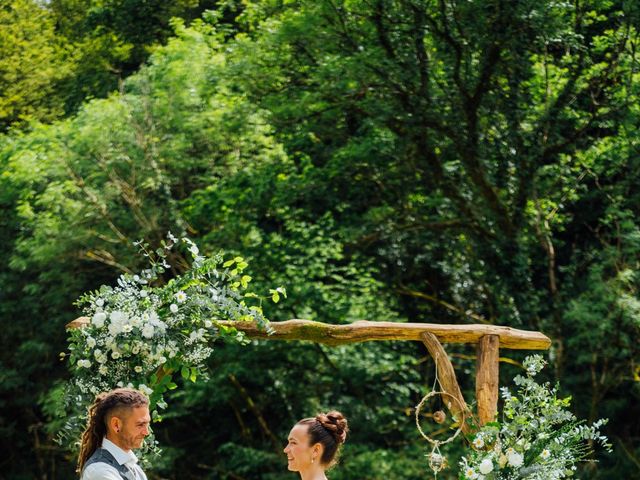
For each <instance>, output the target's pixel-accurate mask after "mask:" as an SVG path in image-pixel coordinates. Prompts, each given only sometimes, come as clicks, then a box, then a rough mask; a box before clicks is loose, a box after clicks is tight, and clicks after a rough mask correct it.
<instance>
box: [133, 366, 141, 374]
mask: <svg viewBox="0 0 640 480" xmlns="http://www.w3.org/2000/svg"><path fill="white" fill-rule="evenodd" d="M134 370H135V371H136V373H140V372H142V367H141V366H140V365H137V366H136V367H135V368H134Z"/></svg>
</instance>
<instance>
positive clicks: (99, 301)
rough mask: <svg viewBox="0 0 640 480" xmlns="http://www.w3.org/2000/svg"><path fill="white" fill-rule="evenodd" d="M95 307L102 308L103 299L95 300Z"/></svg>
mask: <svg viewBox="0 0 640 480" xmlns="http://www.w3.org/2000/svg"><path fill="white" fill-rule="evenodd" d="M96 305H97V306H98V307H102V306H104V300H103V299H101V298H98V299H97V300H96Z"/></svg>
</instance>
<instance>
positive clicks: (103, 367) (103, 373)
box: [98, 365, 109, 375]
mask: <svg viewBox="0 0 640 480" xmlns="http://www.w3.org/2000/svg"><path fill="white" fill-rule="evenodd" d="M98 372H99V373H100V375H106V374H107V373H109V369H108V368H107V367H105V366H104V365H101V366H100V368H99V369H98Z"/></svg>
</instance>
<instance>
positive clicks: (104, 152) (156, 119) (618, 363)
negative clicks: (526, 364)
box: [0, 0, 640, 480]
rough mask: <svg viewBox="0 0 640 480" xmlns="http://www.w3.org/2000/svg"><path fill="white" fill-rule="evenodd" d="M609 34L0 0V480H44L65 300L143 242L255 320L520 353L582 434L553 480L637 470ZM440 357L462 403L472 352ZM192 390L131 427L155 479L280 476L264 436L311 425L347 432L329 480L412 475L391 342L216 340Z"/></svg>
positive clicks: (528, 11) (624, 102) (522, 10)
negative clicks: (150, 437) (216, 275)
mask: <svg viewBox="0 0 640 480" xmlns="http://www.w3.org/2000/svg"><path fill="white" fill-rule="evenodd" d="M639 22H640V7H638V6H637V4H636V2H630V1H629V2H627V1H622V0H621V1H615V0H583V1H577V0H576V1H568V2H564V1H556V0H545V1H540V0H509V1H506V0H472V1H466V2H458V1H453V0H393V1H392V0H349V1H346V0H313V1H307V0H298V1H295V0H261V1H243V2H239V1H235V0H228V1H219V2H218V1H216V2H214V1H209V2H206V1H205V2H198V0H181V1H178V2H175V1H174V2H165V1H159V2H144V1H137V0H127V1H123V0H101V1H98V0H53V1H51V2H39V1H36V0H6V1H3V2H2V3H1V4H0V131H1V132H3V134H2V136H0V207H1V209H2V215H1V216H0V245H1V246H2V248H1V249H0V251H1V252H2V253H1V255H0V322H2V332H3V333H2V336H1V337H0V342H1V346H2V348H1V349H0V448H1V449H2V451H3V452H5V453H6V454H5V455H4V456H3V458H2V460H0V472H2V473H0V477H3V478H11V479H27V478H40V479H54V478H72V477H73V473H72V472H73V468H74V460H73V458H72V457H71V456H70V455H69V454H68V453H67V452H65V451H63V450H61V449H60V448H59V447H58V446H57V444H56V443H55V441H54V440H55V432H56V429H58V428H59V427H60V425H61V423H62V419H60V418H59V417H58V416H57V415H56V413H57V412H58V408H57V405H58V404H57V400H58V398H59V396H60V385H61V384H62V383H63V382H64V381H65V379H66V378H68V372H67V371H66V368H65V366H64V364H63V363H62V362H61V361H60V360H59V353H60V352H61V351H63V350H64V348H65V330H64V325H65V324H66V323H67V322H68V321H70V320H72V319H73V318H75V317H76V316H77V310H76V309H75V307H74V306H73V301H74V300H75V299H76V298H77V297H78V296H79V295H80V294H81V293H82V292H84V291H87V290H89V289H93V288H96V287H97V286H99V285H101V284H103V283H112V282H113V281H114V279H115V278H116V277H117V275H119V273H121V272H123V271H133V270H136V269H137V268H138V267H140V266H141V263H140V262H141V260H140V259H139V258H138V257H136V255H135V247H134V246H133V245H132V243H133V241H135V240H138V239H141V238H144V239H146V240H147V241H149V242H151V243H153V242H158V241H159V240H160V239H161V238H162V237H163V236H164V235H165V233H166V232H167V231H168V230H171V231H173V232H174V233H179V234H181V233H186V234H188V235H189V236H190V237H192V238H193V239H194V240H196V241H197V242H198V243H199V245H200V247H201V250H203V251H205V252H206V251H209V252H217V251H218V250H219V249H220V248H223V249H224V250H226V251H227V252H229V253H230V254H241V255H242V256H243V257H246V258H248V259H250V261H251V267H250V269H251V274H252V276H253V278H254V280H253V281H254V282H255V284H256V286H255V288H256V289H259V288H260V286H264V287H265V288H267V287H268V286H272V285H284V286H286V288H287V291H288V293H289V298H288V299H287V301H286V302H282V303H280V304H278V305H277V306H270V307H269V310H268V311H266V312H265V313H266V314H267V316H268V317H269V318H271V319H272V320H283V319H288V318H309V319H317V320H321V321H326V322H335V323H341V322H349V321H353V320H355V319H361V318H366V319H371V320H395V321H412V322H441V323H490V324H499V325H509V326H513V327H518V328H525V329H532V330H540V331H543V332H544V333H546V334H547V335H549V336H550V337H551V338H552V339H553V348H552V349H551V351H550V352H549V353H548V359H549V361H550V363H551V366H552V368H550V369H548V370H549V372H548V375H549V377H550V379H551V380H561V382H562V392H563V393H564V394H565V395H572V396H573V398H574V405H575V411H576V414H578V415H579V416H580V417H584V418H587V419H589V420H594V419H596V418H598V417H601V416H606V417H609V418H610V423H609V425H608V427H607V433H608V435H609V436H610V438H611V439H612V441H613V444H614V453H613V455H610V456H606V457H603V458H600V459H599V460H600V461H599V463H597V464H595V465H591V466H588V467H587V468H586V469H585V471H584V472H583V474H582V475H583V477H585V478H634V477H637V476H639V475H640V423H639V422H638V418H640V342H639V339H640V295H639V293H638V288H639V287H640V273H639V269H640V229H639V222H638V213H639V211H640V189H638V184H639V183H640V155H639V153H640V151H639V150H640V137H639V136H638V134H637V132H638V130H639V127H640V102H639V93H640V63H639V61H638V52H637V50H638V46H639V43H638V42H639V31H638V26H639ZM634 185H636V186H635V187H634ZM178 260H179V259H178ZM178 263H179V262H178ZM449 352H450V354H451V357H452V360H453V361H454V365H455V366H456V370H457V372H458V373H459V377H460V378H459V380H460V381H461V384H462V386H463V388H464V389H465V390H466V391H467V394H466V398H468V399H472V398H473V373H474V351H473V349H472V348H462V347H457V348H453V347H449ZM502 353H503V355H504V356H508V357H509V358H511V359H514V360H516V361H517V360H520V359H521V358H522V356H521V354H520V353H518V352H513V351H506V350H505V351H503V352H502ZM516 363H517V362H516ZM502 365H503V368H502V375H503V379H502V384H508V382H509V379H510V378H511V377H512V376H513V375H514V374H515V373H517V371H518V370H517V367H515V366H513V365H511V364H510V363H506V362H505V363H503V364H502ZM211 370H212V376H211V379H210V381H209V382H207V383H206V384H201V385H197V386H194V385H185V388H183V389H181V390H180V393H179V394H177V395H175V396H174V397H172V398H171V405H170V407H169V410H170V414H169V415H166V417H165V419H164V421H163V423H161V424H158V425H156V427H155V430H156V433H157V435H158V437H159V439H160V440H161V442H162V443H163V446H164V448H165V455H164V457H163V461H162V464H160V465H158V469H157V471H156V472H155V475H156V478H167V479H178V478H179V479H188V478H211V479H218V478H219V479H235V480H240V479H264V480H267V479H281V478H293V475H292V474H290V473H285V470H286V469H285V463H284V456H283V454H282V453H281V449H282V448H283V446H284V441H285V437H286V434H287V432H288V430H289V428H290V427H291V425H292V424H293V423H294V422H295V420H297V419H298V418H300V417H303V416H307V415H310V414H313V413H315V412H316V411H317V410H320V409H328V408H338V409H341V410H343V411H344V412H345V413H346V414H347V415H348V417H349V418H350V421H351V423H352V429H353V434H352V436H351V437H350V441H349V442H348V444H347V445H346V447H347V448H346V449H345V451H344V455H343V461H342V464H341V465H340V467H339V468H338V469H336V470H335V471H334V472H333V473H332V475H331V477H332V479H335V480H347V479H349V480H356V479H357V480H363V479H369V480H374V479H376V480H377V479H383V478H386V479H413V478H416V479H417V478H424V477H425V475H426V473H425V472H426V462H425V460H424V457H423V454H424V452H425V451H426V447H427V445H426V444H424V443H423V442H422V441H421V439H420V438H419V436H418V434H417V431H416V429H415V426H414V425H413V423H412V417H411V409H412V407H413V406H414V405H415V404H416V403H417V402H418V401H419V399H420V398H421V397H422V395H423V394H424V392H425V389H426V388H427V386H428V385H431V383H432V381H433V364H432V362H431V360H430V359H429V358H428V355H427V353H426V349H424V347H422V346H420V345H417V344H402V343H372V344H362V345H356V346H350V347H340V348H326V347H322V346H318V345H312V344H304V343H276V342H254V343H253V344H252V345H251V346H249V347H244V348H243V347H240V346H230V345H229V346H222V345H221V346H219V348H217V350H216V352H215V354H214V356H213V357H212V359H211ZM459 448H460V446H458V447H454V449H453V451H450V455H452V458H453V456H454V455H455V454H456V453H459V451H458V450H456V449H459ZM453 470H455V468H454V469H453ZM448 475H449V476H448V477H447V476H446V475H445V474H441V477H442V478H454V473H453V471H452V470H451V469H450V470H449V471H448Z"/></svg>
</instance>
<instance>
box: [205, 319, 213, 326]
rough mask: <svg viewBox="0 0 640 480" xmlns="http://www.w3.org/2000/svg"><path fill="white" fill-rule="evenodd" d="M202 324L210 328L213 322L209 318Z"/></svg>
mask: <svg viewBox="0 0 640 480" xmlns="http://www.w3.org/2000/svg"><path fill="white" fill-rule="evenodd" d="M204 326H205V327H207V328H211V327H212V326H213V322H212V321H211V320H205V321H204Z"/></svg>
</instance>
